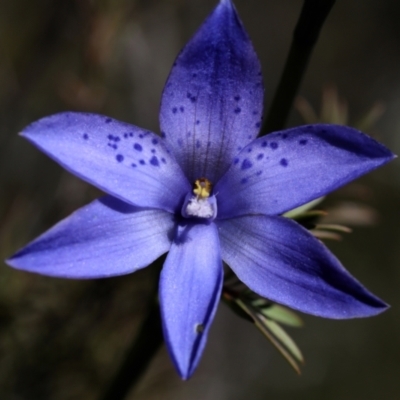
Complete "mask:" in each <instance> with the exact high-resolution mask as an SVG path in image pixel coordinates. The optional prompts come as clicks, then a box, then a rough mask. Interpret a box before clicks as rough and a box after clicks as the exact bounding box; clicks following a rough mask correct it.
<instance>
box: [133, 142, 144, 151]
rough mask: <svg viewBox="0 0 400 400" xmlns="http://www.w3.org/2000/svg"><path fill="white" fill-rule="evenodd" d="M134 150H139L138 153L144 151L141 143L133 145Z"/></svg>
mask: <svg viewBox="0 0 400 400" xmlns="http://www.w3.org/2000/svg"><path fill="white" fill-rule="evenodd" d="M133 148H134V149H135V150H137V151H142V150H143V147H142V146H141V145H140V144H139V143H135V144H134V145H133Z"/></svg>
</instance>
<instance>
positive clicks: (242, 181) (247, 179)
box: [240, 178, 249, 185]
mask: <svg viewBox="0 0 400 400" xmlns="http://www.w3.org/2000/svg"><path fill="white" fill-rule="evenodd" d="M248 181H249V178H242V179H241V180H240V183H241V184H242V185H243V184H245V183H247V182H248Z"/></svg>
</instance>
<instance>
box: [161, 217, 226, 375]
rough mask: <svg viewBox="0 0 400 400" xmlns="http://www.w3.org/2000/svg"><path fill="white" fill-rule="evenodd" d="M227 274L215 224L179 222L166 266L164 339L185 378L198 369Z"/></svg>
mask: <svg viewBox="0 0 400 400" xmlns="http://www.w3.org/2000/svg"><path fill="white" fill-rule="evenodd" d="M222 274H223V270H222V261H221V256H220V248H219V239H218V232H217V229H216V226H215V225H214V224H210V225H203V224H193V225H187V226H184V227H178V230H177V234H176V237H175V240H174V242H173V244H172V247H171V250H170V252H169V254H168V256H167V259H166V261H165V264H164V267H163V270H162V272H161V278H160V303H161V304H160V305H161V313H162V320H163V328H164V337H165V341H166V343H167V347H168V350H169V352H170V354H171V358H172V359H173V361H174V363H175V366H176V368H177V370H178V372H179V374H180V375H181V377H182V378H183V379H187V378H189V377H190V376H191V375H192V373H193V372H194V370H195V368H196V367H197V364H198V362H199V360H200V357H201V354H202V352H203V349H204V346H205V344H206V340H207V334H208V330H209V328H210V325H211V322H212V320H213V318H214V314H215V311H216V308H217V305H218V302H219V299H220V294H221V288H222Z"/></svg>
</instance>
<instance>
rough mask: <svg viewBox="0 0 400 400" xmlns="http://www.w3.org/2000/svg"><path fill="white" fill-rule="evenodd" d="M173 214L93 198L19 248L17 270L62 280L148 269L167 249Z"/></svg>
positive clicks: (14, 258) (13, 260)
mask: <svg viewBox="0 0 400 400" xmlns="http://www.w3.org/2000/svg"><path fill="white" fill-rule="evenodd" d="M173 227H174V221H173V216H172V215H171V214H170V213H167V212H165V211H162V210H142V209H138V208H137V207H134V206H131V205H129V204H127V203H124V202H122V201H121V200H118V199H116V198H114V197H111V196H105V197H103V198H101V199H98V200H95V201H94V202H92V203H90V204H88V205H87V206H85V207H83V208H81V209H79V210H78V211H76V212H75V213H73V214H72V215H71V216H69V217H68V218H66V219H64V220H63V221H61V222H59V223H58V224H57V225H55V226H54V227H53V228H51V229H50V230H48V231H47V232H45V233H44V234H43V235H41V236H39V237H38V238H37V239H36V240H34V241H33V242H31V243H29V244H28V245H27V246H26V247H24V248H23V249H21V250H19V251H18V252H17V253H16V254H14V255H13V256H12V257H11V258H9V259H8V260H7V261H6V262H7V263H8V264H9V265H11V266H12V267H14V268H17V269H21V270H25V271H29V272H36V273H38V274H43V275H49V276H56V277H62V278H102V277H108V276H114V275H123V274H128V273H130V272H134V271H136V270H138V269H140V268H144V267H146V266H147V265H149V264H150V263H151V262H153V261H154V260H155V259H157V258H158V257H159V256H161V255H162V254H164V253H166V252H167V251H168V250H169V247H170V245H171V240H170V234H171V232H172V231H173Z"/></svg>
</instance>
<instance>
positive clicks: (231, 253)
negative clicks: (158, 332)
mask: <svg viewBox="0 0 400 400" xmlns="http://www.w3.org/2000/svg"><path fill="white" fill-rule="evenodd" d="M262 104H263V84H262V77H261V68H260V64H259V61H258V58H257V56H256V54H255V52H254V49H253V47H252V44H251V42H250V40H249V37H248V35H247V33H246V32H245V30H244V28H243V26H242V23H241V21H240V20H239V17H238V15H237V13H236V11H235V9H234V6H233V5H232V3H231V1H230V0H221V1H220V3H219V4H218V6H217V7H216V8H215V10H214V11H213V13H212V14H211V15H210V16H209V17H208V19H207V20H206V21H205V22H204V24H203V25H202V26H201V28H200V29H199V30H198V32H197V33H196V34H195V35H194V37H193V38H192V39H191V40H190V41H189V43H188V44H187V45H186V47H185V48H184V49H183V50H182V52H181V53H180V54H179V56H178V57H177V60H176V62H175V63H174V65H173V68H172V71H171V73H170V75H169V78H168V80H167V83H166V85H165V88H164V91H163V94H162V100H161V110H160V124H161V132H162V133H161V137H160V136H158V135H156V134H154V133H152V132H149V131H148V130H144V129H141V128H138V127H136V126H133V125H130V124H126V123H123V122H119V121H116V120H114V119H112V118H108V117H105V116H101V115H94V114H86V113H75V112H66V113H61V114H56V115H52V116H50V117H46V118H43V119H41V120H39V121H37V122H34V123H32V124H31V125H29V126H28V127H27V128H26V129H25V130H23V132H22V136H24V137H25V138H27V139H28V140H29V141H30V142H32V143H33V144H34V145H35V146H37V147H38V148H39V149H41V150H42V151H44V152H45V153H46V154H48V155H49V156H50V157H52V158H53V159H54V160H55V161H57V162H58V163H59V164H61V165H62V166H63V167H64V168H66V169H67V170H69V171H70V172H72V173H74V174H76V175H77V176H78V177H80V178H82V179H84V180H86V181H88V182H90V183H91V184H93V185H95V186H97V187H98V188H100V189H102V190H103V191H104V192H106V193H107V194H108V195H106V196H105V197H102V198H100V199H98V200H96V201H94V202H92V203H91V204H89V205H87V206H85V207H83V208H81V209H80V210H78V211H76V212H75V213H74V214H72V215H71V216H70V217H68V218H66V219H65V220H63V221H61V222H60V223H58V224H57V225H56V226H54V227H53V228H51V229H50V230H49V231H47V232H46V233H44V234H43V235H41V236H40V237H38V238H37V239H36V240H34V241H33V242H31V243H30V244H28V245H27V246H26V247H24V248H23V249H21V250H20V251H18V252H17V253H16V254H14V255H13V256H12V257H11V258H9V259H8V260H7V263H8V264H9V265H11V266H13V267H15V268H18V269H22V270H25V271H30V272H36V273H39V274H44V275H50V276H55V277H63V278H79V279H80V278H101V277H109V276H114V275H122V274H127V273H130V272H134V271H136V270H138V269H140V268H144V267H146V266H148V265H149V264H150V263H151V262H153V261H154V260H155V259H157V258H158V257H159V256H161V255H162V254H164V253H166V252H169V253H168V255H167V257H166V260H165V263H164V266H163V269H162V272H161V275H160V282H159V299H160V307H161V317H162V322H163V331H164V338H165V342H166V345H167V347H168V350H169V353H170V355H171V358H172V360H173V362H174V364H175V366H176V368H177V370H178V372H179V374H180V376H181V377H182V378H184V379H186V378H188V377H190V376H191V375H192V373H193V371H194V370H195V368H196V367H197V365H198V363H199V360H200V357H201V354H202V352H203V349H204V346H205V344H206V339H207V334H208V332H209V328H210V325H211V323H212V320H213V318H214V315H215V312H216V309H217V305H218V302H219V300H220V297H221V291H222V285H223V261H224V262H225V263H226V264H227V265H228V266H229V267H230V268H231V269H232V270H233V271H234V272H235V274H236V275H237V276H238V278H239V279H240V280H241V281H242V282H243V283H244V284H245V285H247V286H248V287H249V288H250V289H251V290H253V291H254V292H255V293H257V294H258V295H260V296H263V297H266V298H268V299H270V300H272V301H274V302H277V303H281V304H283V305H286V306H289V307H291V308H293V309H296V310H300V311H302V312H305V313H309V314H313V315H316V316H320V317H327V318H338V319H340V318H354V317H367V316H372V315H375V314H378V313H380V312H382V311H383V310H385V309H386V308H387V305H386V304H385V303H384V302H383V301H381V300H380V299H379V298H377V297H375V296H374V295H373V294H372V293H370V292H369V291H367V290H366V289H365V288H364V287H363V286H362V285H361V284H360V283H359V282H358V281H356V280H355V279H354V278H353V277H352V276H351V275H350V274H349V273H348V272H347V271H346V270H345V269H344V268H343V266H342V265H341V264H340V262H339V261H338V260H337V259H336V258H335V257H334V256H333V255H332V254H331V253H330V252H329V251H328V250H327V248H326V247H325V246H324V245H323V244H322V243H321V242H320V241H319V240H317V239H316V238H315V237H313V236H312V235H311V234H310V233H309V232H308V231H307V230H306V229H304V228H303V227H301V226H300V225H299V224H297V223H296V222H294V221H292V220H290V219H288V218H285V217H282V214H283V213H285V212H286V211H288V210H291V209H294V208H295V207H298V206H300V205H302V204H305V203H307V202H309V201H311V200H313V199H316V198H318V197H321V196H324V195H325V194H327V193H329V192H330V191H332V190H334V189H336V188H338V187H340V186H342V185H344V184H346V183H347V182H349V181H351V180H353V179H355V178H357V177H359V176H360V175H363V174H365V173H367V172H369V171H371V170H373V169H375V168H377V167H379V166H381V165H383V164H385V163H386V162H388V161H389V160H391V159H392V158H393V154H392V153H391V152H390V151H389V150H387V149H386V148H385V147H384V146H382V145H381V144H379V143H377V142H376V141H374V140H373V139H371V138H369V137H368V136H366V135H364V134H363V133H361V132H359V131H356V130H355V129H352V128H349V127H344V126H336V125H326V124H317V125H307V126H301V127H297V128H292V129H288V130H284V131H281V132H275V133H272V134H270V135H268V136H267V137H260V138H257V134H258V131H259V128H260V123H261V118H262Z"/></svg>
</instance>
